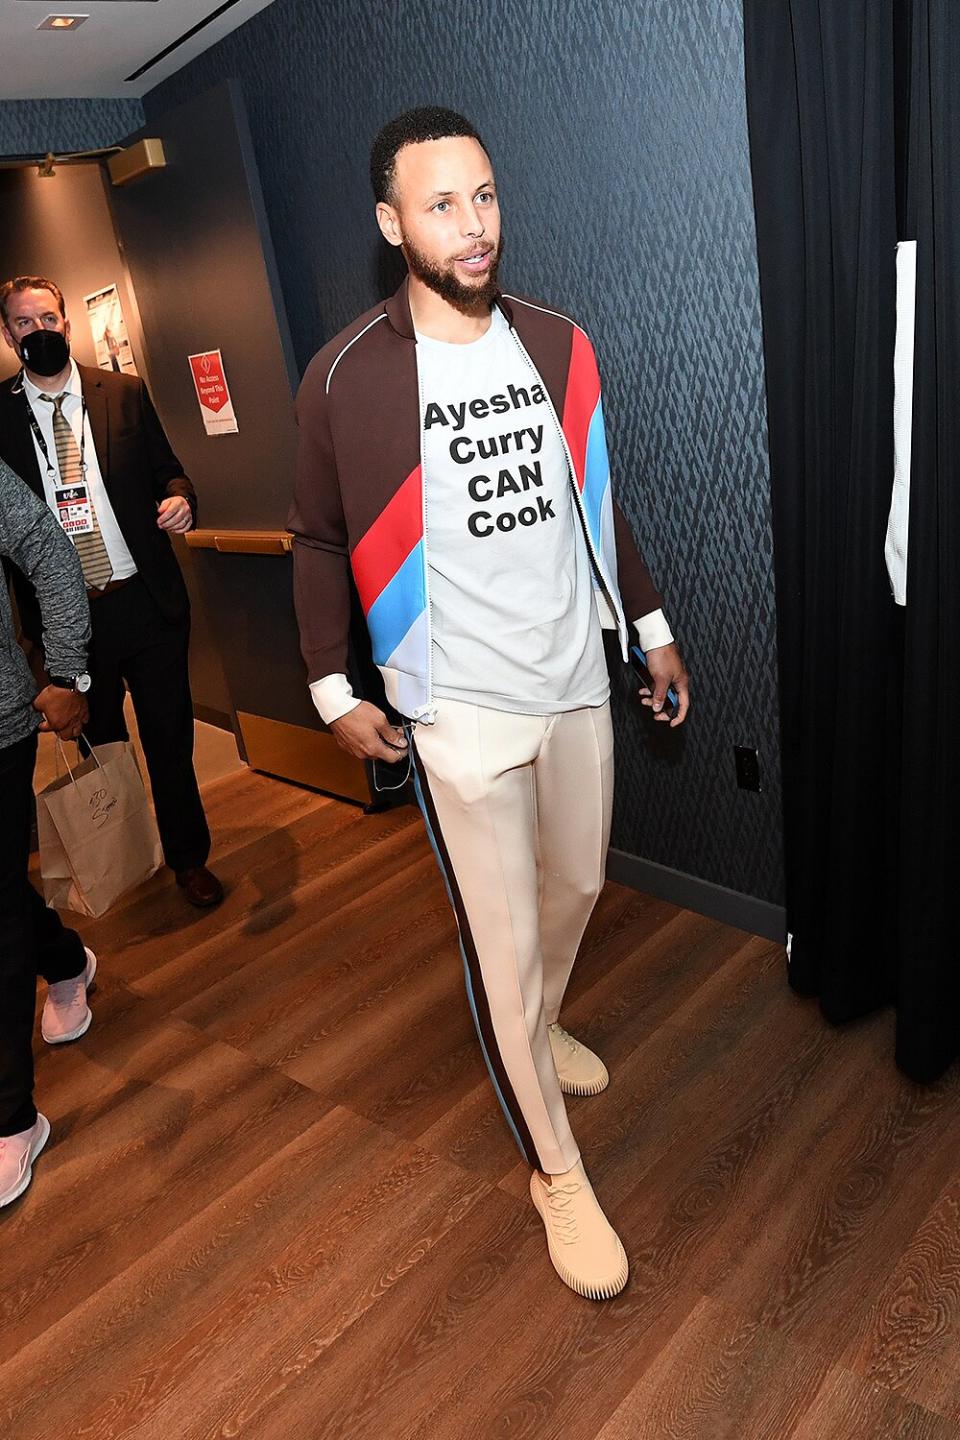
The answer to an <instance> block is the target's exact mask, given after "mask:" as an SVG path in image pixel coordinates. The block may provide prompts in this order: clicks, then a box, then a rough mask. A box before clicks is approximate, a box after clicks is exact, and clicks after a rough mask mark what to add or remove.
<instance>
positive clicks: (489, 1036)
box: [290, 108, 688, 1299]
mask: <svg viewBox="0 0 960 1440" xmlns="http://www.w3.org/2000/svg"><path fill="white" fill-rule="evenodd" d="M371 178H372V181H373V188H374V195H375V199H376V213H377V220H378V223H379V226H380V229H381V232H382V233H383V235H384V237H385V238H386V240H387V241H388V242H389V243H390V244H391V245H395V246H398V247H400V248H401V249H402V252H403V255H404V258H405V259H406V262H407V266H408V269H409V275H408V278H407V280H406V281H405V282H404V284H403V285H402V286H401V288H400V290H399V291H398V292H397V294H396V295H395V296H394V297H393V298H392V299H391V300H388V301H387V302H386V303H385V304H379V305H377V306H374V308H373V309H372V310H370V311H368V312H367V313H366V314H365V315H362V316H360V318H359V319H358V320H356V321H354V323H353V324H352V325H350V326H348V327H347V329H346V330H344V331H343V332H342V333H341V334H340V335H338V336H337V337H336V338H335V339H333V340H331V341H330V343H329V344H328V345H326V346H325V347H324V349H323V350H321V351H320V353H319V354H318V355H317V356H315V357H314V359H313V361H312V362H311V364H310V366H309V368H308V370H307V373H306V375H305V377H304V380H303V384H302V386H301V389H300V394H299V396H298V401H297V410H298V418H299V422H300V453H299V462H298V475H297V487H296V496H295V500H294V504H293V508H292V511H291V516H290V528H291V529H292V530H293V531H294V533H295V536H296V540H295V544H294V574H295V587H296V604H297V615H298V620H299V624H300V630H301V640H302V648H303V653H304V656H305V658H306V661H307V666H308V671H309V681H310V688H311V693H312V695H313V699H314V702H315V704H316V706H317V709H318V711H319V713H320V715H321V717H322V718H323V719H324V721H325V722H326V723H327V724H328V725H329V727H330V729H331V731H332V732H333V733H334V735H335V736H336V738H337V740H338V742H339V743H340V744H341V745H342V746H343V747H344V748H345V749H346V750H348V751H350V753H351V754H353V755H356V756H359V757H363V758H365V759H373V760H394V761H395V760H396V759H397V758H398V756H403V755H407V756H408V757H409V762H410V765H411V768H412V772H413V776H414V782H415V786H416V790H417V795H418V798H419V801H420V804H421V808H422V810H423V813H424V817H425V819H426V823H427V826H428V830H429V833H430V838H431V841H432V843H433V846H434V849H435V851H436V854H437V857H438V860H439V862H440V865H441V869H442V871H443V874H444V878H445V880H446V883H447V887H448V890H449V893H450V896H451V899H452V902H453V906H454V909H455V912H456V916H457V921H458V925H459V930H460V939H461V950H462V956H463V962H464V969H465V976H466V984H467V993H468V998H469V1002H470V1006H471V1010H472V1012H473V1016H474V1019H475V1022H476V1026H477V1031H478V1035H479V1039H480V1044H481V1047H482V1050H483V1054H484V1058H485V1060H486V1063H487V1066H488V1069H489V1072H490V1076H491V1080H492V1082H493V1085H494V1088H495V1090H496V1094H497V1098H498V1099H499V1101H500V1104H501V1106H502V1108H503V1112H504V1115H505V1117H506V1120H507V1123H508V1125H509V1126H510V1129H511V1130H512V1132H513V1135H514V1137H515V1139H516V1141H517V1143H518V1145H519V1147H520V1150H521V1152H522V1153H523V1155H524V1156H525V1158H526V1159H527V1160H528V1161H529V1163H530V1165H531V1167H532V1173H531V1178H530V1191H531V1198H532V1200H533V1203H534V1205H535V1206H536V1208H537V1211H538V1212H539V1214H540V1216H541V1218H542V1220H543V1223H544V1227H545V1231H546V1238H547V1245H548V1250H549V1254H550V1258H551V1260H552V1262H553V1264H554V1267H555V1268H556V1270H557V1272H558V1274H559V1275H560V1277H561V1278H562V1279H563V1280H564V1281H565V1282H566V1283H567V1284H568V1285H569V1286H571V1288H573V1289H574V1290H576V1291H577V1292H578V1293H580V1294H582V1295H587V1296H590V1297H592V1298H594V1299H604V1298H608V1297H610V1296H612V1295H616V1294H617V1293H619V1291H620V1290H622V1289H623V1286H624V1285H625V1284H626V1280H627V1272H628V1265H627V1258H626V1254H625V1253H624V1250H623V1246H622V1245H621V1243H620V1240H619V1238H618V1236H617V1234H616V1232H615V1231H614V1230H613V1228H612V1226H611V1225H610V1224H609V1223H608V1221H607V1220H606V1218H605V1216H604V1214H603V1212H602V1210H601V1209H600V1206H599V1204H598V1202H597V1200H596V1197H595V1195H594V1193H593V1190H592V1188H591V1185H590V1182H589V1180H588V1178H587V1175H586V1172H585V1170H584V1167H583V1163H582V1160H581V1157H580V1151H579V1149H578V1147H577V1144H576V1141H575V1140H574V1138H573V1135H572V1133H571V1130H570V1125H569V1122H568V1120H567V1114H566V1109H565V1106H564V1100H563V1094H564V1093H567V1094H576V1095H594V1094H597V1093H599V1092H600V1091H601V1090H603V1089H605V1088H606V1086H607V1084H608V1081H609V1077H608V1074H607V1071H606V1068H605V1066H604V1065H603V1062H602V1061H601V1060H600V1059H599V1058H598V1057H597V1056H596V1055H595V1054H593V1052H592V1051H590V1050H589V1049H588V1048H587V1047H586V1046H585V1045H583V1044H582V1043H581V1042H580V1041H578V1040H576V1039H574V1037H573V1036H572V1035H570V1034H569V1033H568V1032H567V1031H566V1030H564V1029H563V1028H562V1026H561V1025H560V1024H559V1014H560V1008H561V1004H562V1001H563V996H564V991H565V989H566V985H567V981H568V979H569V976H570V972H571V969H572V966H573V962H574V959H575V958H576V953H577V949H578V947H579V944H580V940H581V938H582V936H583V932H584V929H585V926H586V923H587V920H588V919H589V916H590V912H591V910H592V909H593V906H594V903H595V901H596V898H597V895H598V894H599V891H600V888H601V886H602V884H603V878H604V867H605V859H606V850H607V844H608V840H609V832H610V813H611V795H612V783H613V738H612V732H611V724H610V707H609V680H608V675H607V670H606V665H605V663H604V656H603V647H602V639H601V629H602V627H603V626H608V627H610V628H615V629H616V630H617V631H618V632H619V636H620V642H621V646H622V649H623V654H624V657H625V658H626V655H627V646H628V644H629V640H630V626H631V624H633V625H635V626H636V627H637V630H638V632H639V639H640V646H641V648H642V650H643V651H645V652H646V656H647V664H648V668H649V671H650V673H651V675H652V677H653V682H654V683H653V689H652V692H651V691H648V690H645V691H642V692H641V694H642V695H643V699H644V703H645V704H647V705H648V706H649V707H650V708H651V709H652V710H653V712H654V714H655V716H656V718H657V720H659V721H661V722H662V723H665V724H670V725H674V726H676V725H679V724H682V722H683V720H684V718H685V716H686V712H687V705H688V685H687V677H686V674H685V671H684V667H683V664H682V661H681V659H680V655H679V653H678V651H677V648H676V646H675V645H674V643H673V636H672V635H671V633H670V629H669V627H668V625H667V622H666V619H665V617H664V615H663V609H662V601H661V597H660V596H659V594H658V593H657V591H656V589H655V587H654V585H653V583H652V581H651V579H650V576H649V573H648V571H647V568H646V566H645V564H644V562H643V559H642V557H641V555H640V553H639V551H638V550H637V547H636V545H635V543H634V540H633V537H632V534H631V532H630V527H629V525H628V523H627V521H626V519H625V517H624V516H623V513H622V512H621V510H620V508H619V506H618V505H617V503H616V501H615V500H614V498H613V495H612V491H611V485H610V470H609V463H608V457H607V447H606V439H605V433H604V424H603V409H602V403H601V397H600V380H599V374H598V370H597V363H596V359H595V356H594V352H593V348H592V346H591V344H590V341H589V340H588V338H587V336H586V334H585V333H584V331H583V330H582V329H581V328H580V327H579V326H578V325H577V324H576V323H575V322H574V321H573V320H571V319H570V318H569V317H567V316H566V315H564V314H562V313H561V312H560V311H558V310H556V309H555V308H553V307H552V306H548V305H545V304H543V303H541V302H535V301H532V300H529V299H525V298H521V297H520V296H516V295H509V294H505V293H504V292H503V291H502V290H501V289H500V287H499V285H498V283H497V270H498V262H499V258H500V215H499V209H498V204H497V193H496V186H495V183H494V177H493V171H492V166H491V162H490V159H489V156H488V155H487V153H486V151H485V150H484V148H483V145H482V144H481V142H480V139H479V136H478V135H477V133H476V131H475V130H474V128H473V127H472V126H471V125H470V123H469V122H468V121H467V120H465V119H464V118H463V117H462V116H460V115H457V114H455V113H453V112H452V111H448V110H440V109H435V108H428V109H422V110H415V111H411V112H408V113H407V114H405V115H402V116H400V117H398V118H397V119H396V120H394V121H391V122H390V124H388V125H386V126H385V127H384V129H383V130H382V131H381V133H380V135H379V136H378V137H377V139H376V141H375V143H374V147H373V152H372V156H371ZM351 581H352V583H353V584H354V585H355V586H356V589H357V592H358V594H359V597H360V602H361V605H362V607H363V611H364V614H365V615H366V620H367V626H368V629H369V632H370V638H371V643H372V647H373V655H374V659H375V660H376V662H377V664H378V666H379V667H380V670H381V673H382V675H383V678H384V683H385V687H386V693H387V697H388V699H389V702H390V704H391V705H392V706H394V707H395V709H396V710H397V712H398V713H399V714H400V715H401V716H402V717H404V723H403V725H401V726H393V725H391V724H390V722H389V720H388V718H387V716H386V715H385V714H384V713H383V712H382V711H381V710H380V709H378V708H377V707H376V706H374V705H372V704H370V703H369V702H367V701H364V700H359V699H358V698H357V697H356V696H354V694H353V692H352V687H351V684H350V680H349V677H348V674H347V637H348V627H349V617H350V604H351ZM671 687H672V691H671ZM668 692H670V693H672V697H673V703H668V698H667V697H668Z"/></svg>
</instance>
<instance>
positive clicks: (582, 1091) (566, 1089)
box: [557, 1070, 610, 1096]
mask: <svg viewBox="0 0 960 1440" xmlns="http://www.w3.org/2000/svg"><path fill="white" fill-rule="evenodd" d="M557 1079H558V1080H559V1081H560V1089H561V1090H562V1091H563V1093H564V1095H581V1096H583V1095H601V1094H602V1093H603V1091H604V1090H606V1088H607V1086H608V1085H609V1084H610V1076H609V1075H608V1073H607V1072H606V1070H604V1072H603V1074H602V1075H601V1077H600V1079H599V1080H594V1082H593V1084H592V1085H584V1084H583V1082H582V1081H581V1082H579V1083H578V1082H577V1081H574V1080H564V1079H562V1078H561V1076H559V1075H558V1076H557Z"/></svg>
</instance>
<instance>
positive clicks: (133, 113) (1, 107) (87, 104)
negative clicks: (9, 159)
mask: <svg viewBox="0 0 960 1440" xmlns="http://www.w3.org/2000/svg"><path fill="white" fill-rule="evenodd" d="M142 124H143V106H142V105H141V103H140V101H139V100H0V157H3V156H7V155H10V156H14V155H45V154H46V153H47V151H48V150H52V151H53V152H54V154H56V155H63V154H65V153H66V152H67V151H69V150H98V149H100V148H101V146H106V145H116V143H117V142H118V141H119V140H122V139H123V137H124V136H125V135H129V134H130V133H131V131H133V130H137V129H138V128H139V127H140V126H141V125H142Z"/></svg>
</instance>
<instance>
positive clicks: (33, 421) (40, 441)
mask: <svg viewBox="0 0 960 1440" xmlns="http://www.w3.org/2000/svg"><path fill="white" fill-rule="evenodd" d="M23 398H24V401H25V403H26V407H27V418H28V420H29V421H30V429H31V430H32V431H33V438H34V440H36V442H37V449H38V450H39V451H40V454H41V455H42V456H43V458H44V461H45V462H46V466H47V474H48V475H49V476H50V477H51V479H54V478H55V477H56V476H57V474H58V473H59V472H58V470H55V469H54V467H53V464H52V463H51V460H50V451H49V450H48V449H47V442H46V440H44V438H43V431H42V430H41V429H40V426H39V425H38V423H37V417H36V415H35V414H34V413H33V406H32V405H31V403H30V397H29V396H28V395H27V393H26V391H24V395H23ZM64 418H66V417H64ZM67 423H68V424H69V421H68V422H67ZM86 453H87V402H86V400H85V399H84V398H83V396H82V395H81V397H80V477H81V480H82V482H83V484H84V485H85V484H86V483H87V462H86V460H85V458H84V457H85V455H86ZM60 481H61V483H62V482H63V476H62V475H61V476H60Z"/></svg>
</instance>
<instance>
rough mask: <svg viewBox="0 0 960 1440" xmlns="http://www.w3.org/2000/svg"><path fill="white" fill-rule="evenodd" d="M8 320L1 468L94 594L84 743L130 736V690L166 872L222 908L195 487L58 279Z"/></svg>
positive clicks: (15, 305) (6, 288)
mask: <svg viewBox="0 0 960 1440" xmlns="http://www.w3.org/2000/svg"><path fill="white" fill-rule="evenodd" d="M0 318H2V322H3V338H4V340H5V341H6V343H7V344H8V345H9V346H10V347H11V349H12V350H14V351H15V352H16V354H17V357H18V358H19V360H20V363H21V366H22V369H21V370H20V373H19V374H18V375H16V376H14V377H13V378H12V379H10V380H6V381H4V382H3V383H2V384H0V458H2V459H3V460H5V461H6V462H7V464H8V465H9V466H10V468H11V469H12V470H14V471H16V473H17V474H18V475H20V476H21V477H22V478H23V479H24V480H25V481H26V483H27V484H28V485H29V486H30V487H31V489H32V490H33V491H34V492H35V493H36V494H37V495H38V496H39V497H40V499H42V500H45V501H46V502H47V504H48V505H50V507H51V509H53V510H54V512H55V513H56V514H58V516H59V518H60V521H61V524H62V525H63V527H64V529H65V530H66V531H67V533H68V534H69V535H70V537H71V539H72V540H73V543H74V545H75V547H76V550H77V553H78V554H79V556H80V561H81V565H82V567H83V573H84V578H85V580H86V583H87V593H88V595H89V597H90V611H91V616H92V627H93V634H92V640H91V647H90V662H89V670H90V676H91V679H92V684H91V687H90V691H89V694H88V696H87V699H88V702H89V706H90V722H89V725H88V726H87V728H86V730H85V732H84V733H85V735H86V737H87V739H88V740H89V741H90V743H91V744H92V745H102V744H106V743H107V742H108V741H111V740H123V739H126V736H127V731H126V725H125V723H124V717H123V701H124V682H126V684H127V686H129V689H130V694H131V697H132V699H133V706H134V711H135V713H136V716H137V726H138V728H139V732H140V741H141V744H142V745H143V752H144V755H145V756H146V761H147V767H148V769H149V771H150V779H151V781H152V785H153V796H154V804H155V806H156V812H157V824H158V826H159V830H160V838H161V841H162V842H163V852H164V857H165V859H166V862H167V864H168V865H169V866H170V868H171V869H172V870H173V871H174V872H175V873H176V877H177V883H178V885H180V886H181V888H182V890H183V893H184V895H185V896H186V898H187V899H188V900H189V901H190V902H191V904H193V905H197V906H200V907H205V906H210V905H216V904H218V903H219V902H220V900H222V898H223V890H222V887H221V885H220V882H219V881H218V880H217V878H216V876H215V875H213V874H211V872H210V871H209V870H208V869H207V866H206V861H207V857H208V855H209V853H210V832H209V830H208V828H207V822H206V818H205V816H204V813H203V805H202V802H201V799H200V792H199V790H198V788H197V780H196V775H195V774H194V769H193V702H192V700H191V696H190V682H189V675H188V669H187V650H188V644H189V637H190V607H189V601H188V599H187V591H186V586H185V585H184V582H183V576H182V575H181V573H180V567H179V565H178V564H177V559H176V556H175V555H174V552H173V547H172V545H171V543H170V536H171V535H172V534H183V533H184V532H185V531H187V530H190V529H192V527H193V525H194V524H195V523H196V507H197V498H196V494H195V492H194V488H193V486H192V484H191V483H190V481H189V480H188V479H187V477H186V476H185V475H184V473H183V469H182V466H181V465H180V462H179V460H178V459H177V457H176V455H174V453H173V451H172V450H171V448H170V445H169V442H168V441H167V437H166V435H165V434H164V433H163V428H162V426H161V424H160V421H159V419H158V418H157V413H156V411H155V410H154V408H153V404H152V403H151V400H150V396H149V395H148V393H147V389H146V386H145V385H144V384H143V382H142V381H141V380H139V379H137V378H136V377H135V376H130V375H118V374H115V373H112V372H110V371H103V370H96V369H89V368H88V367H87V366H84V365H78V364H77V363H76V361H74V360H72V359H71V358H70V349H69V341H70V322H69V320H68V319H67V315H66V307H65V305H64V300H63V295H62V293H61V291H60V289H59V288H58V287H57V286H56V285H55V284H54V283H53V281H51V280H47V279H45V278H44V277H42V276H37V275H25V276H20V277H18V278H17V279H15V280H8V281H7V282H6V283H5V284H4V285H2V286H0ZM14 590H15V593H16V597H17V604H18V608H19V610H20V618H21V622H22V625H23V630H24V633H25V635H26V636H27V638H28V639H29V640H30V641H31V642H32V643H33V644H34V645H35V646H39V644H40V636H41V628H42V627H41V621H40V613H39V608H38V606H37V602H36V597H35V596H34V594H33V591H32V589H31V587H30V586H29V585H28V584H27V583H26V581H25V580H24V578H23V576H22V575H19V574H18V573H17V572H16V571H15V572H14ZM59 678H60V677H57V679H59Z"/></svg>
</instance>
